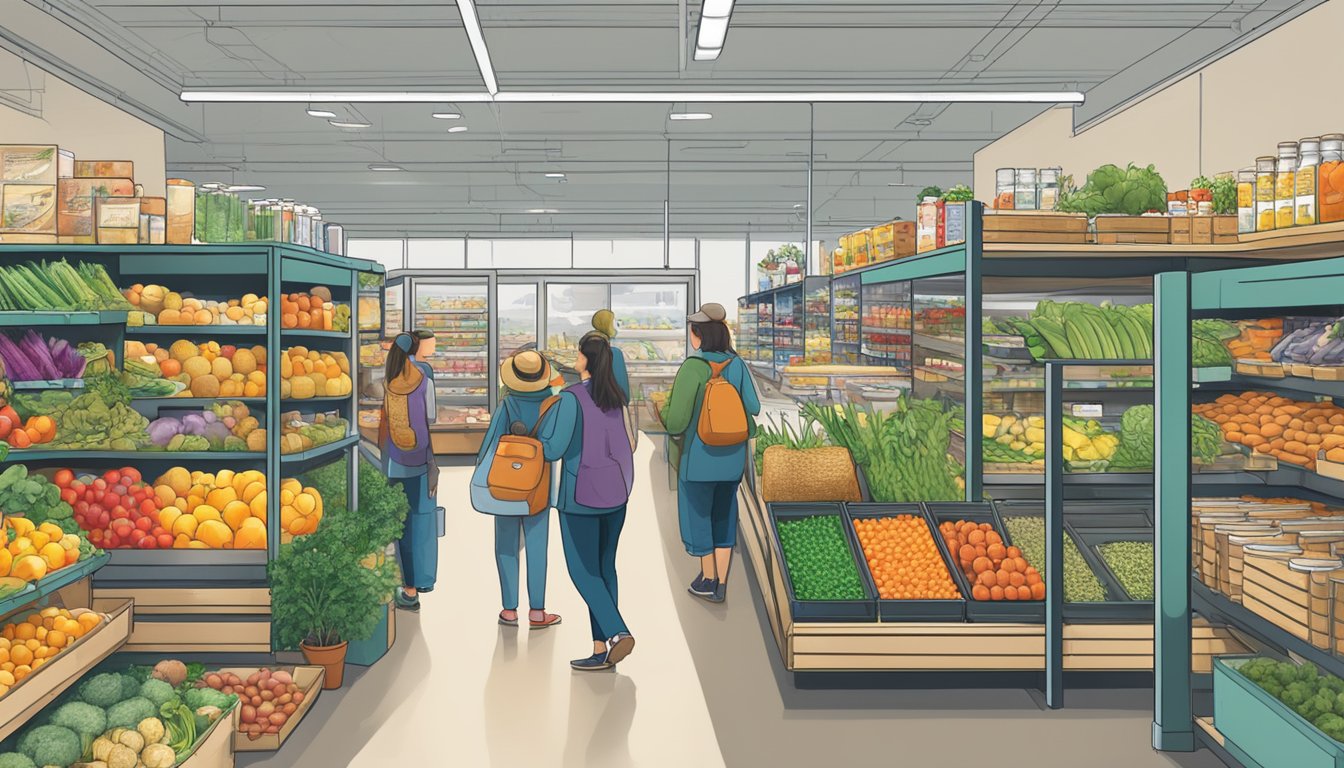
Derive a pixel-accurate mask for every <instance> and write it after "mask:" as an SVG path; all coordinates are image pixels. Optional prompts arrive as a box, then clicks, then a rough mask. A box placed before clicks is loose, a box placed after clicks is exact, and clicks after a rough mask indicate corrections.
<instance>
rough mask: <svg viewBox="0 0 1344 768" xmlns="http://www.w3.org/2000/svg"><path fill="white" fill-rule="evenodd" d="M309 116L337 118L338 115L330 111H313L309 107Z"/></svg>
mask: <svg viewBox="0 0 1344 768" xmlns="http://www.w3.org/2000/svg"><path fill="white" fill-rule="evenodd" d="M308 116H309V117H335V116H336V113H335V112H332V111H331V110H329V109H313V108H312V107H309V108H308Z"/></svg>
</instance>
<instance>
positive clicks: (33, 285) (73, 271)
mask: <svg viewBox="0 0 1344 768" xmlns="http://www.w3.org/2000/svg"><path fill="white" fill-rule="evenodd" d="M130 308H131V305H130V304H129V303H127V301H126V299H125V298H123V297H122V295H121V293H120V292H119V291H117V286H116V285H114V284H113V283H112V278H110V277H108V276H107V270H105V269H103V268H102V266H100V265H98V264H80V265H79V266H78V267H74V266H71V265H70V263H69V262H67V261H66V260H65V259H61V260H60V261H50V262H48V261H44V262H42V263H40V264H39V263H37V262H31V261H30V262H28V263H27V264H15V265H13V266H9V267H0V310H3V311H9V312H12V311H16V310H19V311H28V312H39V311H48V310H56V311H91V310H99V309H130Z"/></svg>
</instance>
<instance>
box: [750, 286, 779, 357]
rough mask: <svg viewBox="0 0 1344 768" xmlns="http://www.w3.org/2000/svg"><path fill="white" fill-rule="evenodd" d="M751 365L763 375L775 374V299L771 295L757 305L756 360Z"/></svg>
mask: <svg viewBox="0 0 1344 768" xmlns="http://www.w3.org/2000/svg"><path fill="white" fill-rule="evenodd" d="M751 364H752V367H754V368H755V369H756V370H758V371H760V372H762V373H765V374H768V375H771V376H773V375H774V373H775V299H774V296H773V295H772V294H769V293H767V294H765V295H764V297H763V298H762V299H761V301H760V302H759V303H757V304H756V359H755V360H752V361H751Z"/></svg>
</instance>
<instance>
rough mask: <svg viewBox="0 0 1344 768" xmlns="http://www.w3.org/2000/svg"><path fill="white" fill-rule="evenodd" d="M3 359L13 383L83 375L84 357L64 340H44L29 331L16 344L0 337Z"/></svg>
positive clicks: (34, 332)
mask: <svg viewBox="0 0 1344 768" xmlns="http://www.w3.org/2000/svg"><path fill="white" fill-rule="evenodd" d="M0 359H2V360H4V363H5V371H6V373H7V374H8V376H9V378H10V379H11V380H12V381H46V380H50V379H77V378H79V377H80V376H82V375H83V373H84V366H85V363H86V361H85V360H84V357H83V356H82V355H80V354H79V352H78V351H76V350H75V348H74V347H72V346H70V344H69V343H68V342H66V341H65V340H64V339H55V338H53V339H51V340H49V341H43V340H42V336H41V335H40V334H38V333H37V332H36V331H33V330H31V329H30V330H28V331H27V332H26V333H24V335H23V337H22V338H20V339H19V340H18V341H17V342H16V341H15V340H14V339H13V338H12V337H11V336H9V335H8V334H0Z"/></svg>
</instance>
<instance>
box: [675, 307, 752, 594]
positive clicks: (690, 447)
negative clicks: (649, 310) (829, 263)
mask: <svg viewBox="0 0 1344 768" xmlns="http://www.w3.org/2000/svg"><path fill="white" fill-rule="evenodd" d="M725 317H727V313H726V312H725V311H724V308H723V306H722V305H720V304H713V303H710V304H705V305H704V306H702V307H701V308H700V311H699V312H696V313H695V314H693V315H691V316H690V317H688V318H686V319H687V320H688V321H689V322H690V324H691V346H692V347H694V348H695V350H696V352H695V354H694V355H693V356H692V357H690V358H687V360H686V361H685V362H683V363H682V364H681V368H680V369H678V370H677V377H676V379H675V380H673V382H672V392H671V394H670V395H668V398H667V405H666V407H664V408H663V424H664V425H665V426H666V427H667V433H668V434H669V435H672V436H673V437H674V439H673V440H672V441H671V442H670V443H669V451H670V456H669V459H670V460H671V462H672V465H673V466H675V467H677V515H678V517H679V519H680V522H681V540H682V543H683V544H684V545H685V546H686V552H687V553H688V554H689V555H691V556H692V557H696V558H699V559H700V575H699V576H697V577H696V578H695V580H694V581H692V582H691V586H690V588H689V591H690V593H691V594H692V595H695V596H696V597H699V598H703V599H705V600H708V601H710V602H715V603H721V602H723V601H724V599H725V597H726V595H727V591H728V569H729V566H731V565H732V561H733V546H734V545H735V544H736V543H737V487H738V485H739V484H740V483H741V482H742V473H743V471H744V470H745V469H746V464H747V460H748V457H747V445H748V444H749V443H748V442H742V443H739V444H737V445H728V446H710V445H705V444H704V442H703V441H702V440H701V439H700V434H699V426H700V407H701V402H702V400H703V399H704V394H705V385H706V384H708V383H709V379H710V376H711V369H710V366H709V365H707V364H706V362H712V363H714V364H715V365H718V364H721V363H724V362H727V363H728V364H727V366H726V367H724V369H723V374H722V375H723V378H724V379H726V380H727V381H728V382H729V383H730V384H732V385H733V387H734V388H736V389H737V392H738V394H739V395H741V397H742V406H743V410H745V411H746V413H747V417H748V418H747V424H748V427H749V429H750V428H753V427H754V425H755V420H754V418H753V417H755V416H756V415H758V414H759V413H760V412H761V401H760V398H759V397H758V396H757V394H756V386H755V385H754V384H753V383H752V381H751V374H750V373H749V372H748V370H747V365H746V363H744V362H742V359H741V358H739V357H738V356H737V353H736V352H735V351H733V346H732V335H731V334H730V333H729V331H728V325H727V323H725V322H724V318H725Z"/></svg>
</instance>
